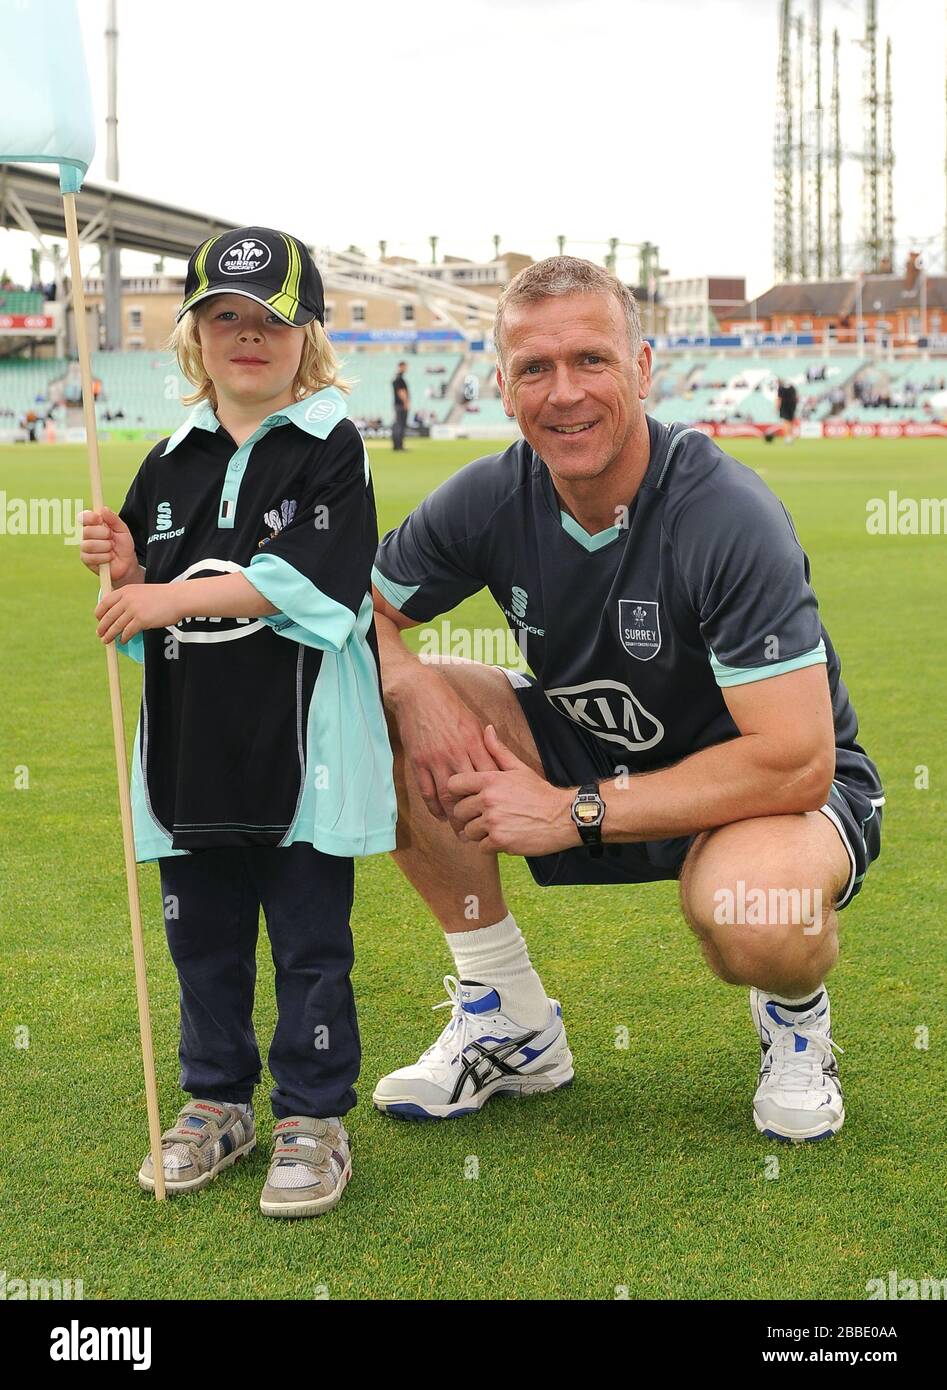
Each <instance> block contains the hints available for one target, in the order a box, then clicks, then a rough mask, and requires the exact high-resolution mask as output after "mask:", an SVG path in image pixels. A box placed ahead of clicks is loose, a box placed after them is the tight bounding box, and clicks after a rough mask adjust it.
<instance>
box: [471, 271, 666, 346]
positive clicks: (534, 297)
mask: <svg viewBox="0 0 947 1390" xmlns="http://www.w3.org/2000/svg"><path fill="white" fill-rule="evenodd" d="M569 294H610V295H613V296H614V298H615V299H617V300H618V302H619V304H620V305H621V307H622V312H623V313H624V315H625V321H626V323H627V324H628V338H629V340H630V342H631V355H632V357H637V356H638V351H639V349H640V347H641V318H640V316H639V314H638V302H637V300H636V299H635V296H634V295H633V294H632V292H631V290H630V289H629V288H628V286H627V285H626V284H624V283H623V282H622V281H621V280H619V278H618V276H617V275H613V274H612V272H611V271H610V270H605V269H603V268H602V266H600V265H595V264H594V263H593V262H592V261H582V260H579V258H578V257H577V256H548V257H547V258H546V260H544V261H536V262H535V263H534V264H533V265H528V266H526V268H525V269H524V270H521V271H520V273H519V274H518V275H514V276H513V279H512V280H511V281H510V283H509V284H508V285H507V286H506V288H505V289H504V291H503V293H502V294H501V295H500V298H499V299H498V300H497V311H496V316H495V318H494V320H493V346H494V348H495V349H496V355H497V361H498V362H499V364H500V370H501V372H502V371H503V315H504V314H505V313H506V310H507V309H508V308H510V306H511V305H515V304H535V303H536V302H537V301H538V300H541V299H552V298H558V297H560V296H565V295H569Z"/></svg>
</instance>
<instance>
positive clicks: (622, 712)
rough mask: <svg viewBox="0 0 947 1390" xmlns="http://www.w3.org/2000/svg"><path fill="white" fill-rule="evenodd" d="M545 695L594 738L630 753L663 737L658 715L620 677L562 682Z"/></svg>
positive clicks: (560, 710)
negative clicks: (618, 678) (646, 706)
mask: <svg viewBox="0 0 947 1390" xmlns="http://www.w3.org/2000/svg"><path fill="white" fill-rule="evenodd" d="M546 699H547V700H548V701H549V703H550V704H551V705H552V707H553V709H557V710H558V711H559V713H560V714H564V715H565V717H566V718H567V719H571V720H572V722H573V723H574V724H578V725H579V726H580V727H581V728H583V729H586V730H587V731H588V732H589V733H590V734H594V735H595V737H596V738H600V739H603V740H604V741H605V742H606V743H617V744H619V745H620V746H621V747H622V748H628V749H629V750H630V751H631V752H632V753H643V752H644V751H645V750H646V749H648V748H653V747H654V746H655V744H657V743H660V742H661V740H662V738H663V737H664V725H663V724H662V723H661V721H660V719H658V717H657V715H654V714H650V713H649V712H648V710H646V709H645V707H644V705H643V704H642V703H641V701H640V700H639V699H638V697H637V696H636V695H635V694H634V693H633V691H631V690H629V688H628V686H627V685H623V684H622V683H621V681H611V680H598V681H596V680H593V681H584V682H583V683H582V684H581V685H563V686H560V687H558V689H556V690H547V691H546Z"/></svg>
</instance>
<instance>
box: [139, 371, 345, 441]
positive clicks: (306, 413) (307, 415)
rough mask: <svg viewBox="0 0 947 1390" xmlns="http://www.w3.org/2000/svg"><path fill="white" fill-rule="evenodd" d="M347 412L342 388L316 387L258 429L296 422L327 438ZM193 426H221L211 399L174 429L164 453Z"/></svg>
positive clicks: (268, 418)
mask: <svg viewBox="0 0 947 1390" xmlns="http://www.w3.org/2000/svg"><path fill="white" fill-rule="evenodd" d="M347 413H348V412H347V411H346V408H345V397H344V396H343V395H342V392H341V391H338V390H337V389H336V388H335V387H334V386H325V387H323V389H322V390H321V391H315V392H313V394H312V395H311V396H304V397H303V398H302V400H301V401H295V402H294V404H293V405H287V406H284V407H283V409H282V410H278V411H276V412H275V413H274V414H273V415H267V417H266V419H265V420H261V421H260V424H259V426H258V427H257V429H256V431H255V433H256V434H257V435H259V434H261V433H265V432H266V431H267V430H270V429H273V428H275V427H276V426H277V425H286V424H290V425H296V426H297V428H299V429H301V430H304V431H305V432H306V434H311V435H312V436H313V437H314V438H316V439H325V438H326V437H327V435H329V433H330V432H331V431H332V430H333V429H335V427H336V425H337V424H338V423H339V421H340V420H344V419H345V417H346V415H347ZM193 429H198V430H209V431H210V432H211V434H213V433H214V432H215V431H216V430H219V429H220V421H219V420H218V419H217V416H216V415H215V414H214V412H213V410H212V409H211V407H210V402H209V401H199V402H198V403H197V405H196V406H195V407H194V409H193V410H192V411H191V413H190V415H189V416H188V417H187V419H186V420H185V421H184V424H183V425H181V426H180V427H179V428H178V429H176V430H175V432H174V434H172V436H171V438H170V439H169V440H168V442H167V444H166V445H165V446H164V453H165V454H170V452H171V450H172V449H176V448H177V446H178V445H179V444H180V443H181V441H182V439H186V438H187V436H188V435H189V434H190V432H191V430H193Z"/></svg>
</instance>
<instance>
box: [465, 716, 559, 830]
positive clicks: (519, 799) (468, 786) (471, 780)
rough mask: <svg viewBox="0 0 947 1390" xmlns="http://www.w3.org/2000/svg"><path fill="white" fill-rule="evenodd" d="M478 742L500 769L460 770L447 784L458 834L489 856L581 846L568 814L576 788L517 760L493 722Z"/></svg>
mask: <svg viewBox="0 0 947 1390" xmlns="http://www.w3.org/2000/svg"><path fill="white" fill-rule="evenodd" d="M483 741H484V745H485V747H486V750H487V752H488V753H489V754H490V756H491V757H492V759H493V761H494V762H495V763H496V765H497V768H498V769H499V771H497V772H459V773H456V774H455V775H454V776H453V777H450V778H449V779H448V782H447V786H448V790H449V792H450V794H451V795H452V796H455V797H460V798H461V799H460V800H458V801H457V804H456V806H455V807H454V817H455V818H456V819H457V820H458V821H461V822H462V823H463V826H464V831H463V836H462V838H463V839H466V840H476V841H478V842H479V844H480V848H481V849H482V850H484V851H485V852H486V851H489V852H491V853H494V854H497V853H503V854H530V855H535V854H554V853H555V852H556V851H557V850H561V849H573V848H574V847H575V846H576V845H579V844H581V843H582V841H581V837H580V835H579V832H578V829H577V828H576V826H575V823H574V822H573V820H572V815H571V808H572V802H573V801H574V799H575V790H574V789H572V788H569V787H554V786H552V784H551V783H550V782H547V781H546V780H545V778H543V777H540V776H538V775H537V774H536V773H535V772H534V771H533V769H532V768H531V767H527V766H526V764H525V763H523V762H520V760H519V758H517V757H516V755H515V753H512V752H511V751H510V750H509V748H507V747H506V745H505V744H504V743H501V742H500V739H499V738H498V737H497V732H496V729H494V727H493V725H492V724H488V725H487V727H486V729H485V731H484V736H483Z"/></svg>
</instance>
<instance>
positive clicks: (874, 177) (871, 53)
mask: <svg viewBox="0 0 947 1390" xmlns="http://www.w3.org/2000/svg"><path fill="white" fill-rule="evenodd" d="M862 42H863V46H864V49H865V57H866V63H865V97H864V105H865V153H864V160H865V169H864V183H863V190H864V191H863V200H864V222H865V264H864V266H863V269H864V270H867V271H877V270H878V266H879V262H880V260H881V225H880V216H879V212H880V210H879V206H878V202H879V199H878V185H879V183H880V173H881V171H880V168H879V164H878V13H877V0H865V37H864V39H863V41H862Z"/></svg>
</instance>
